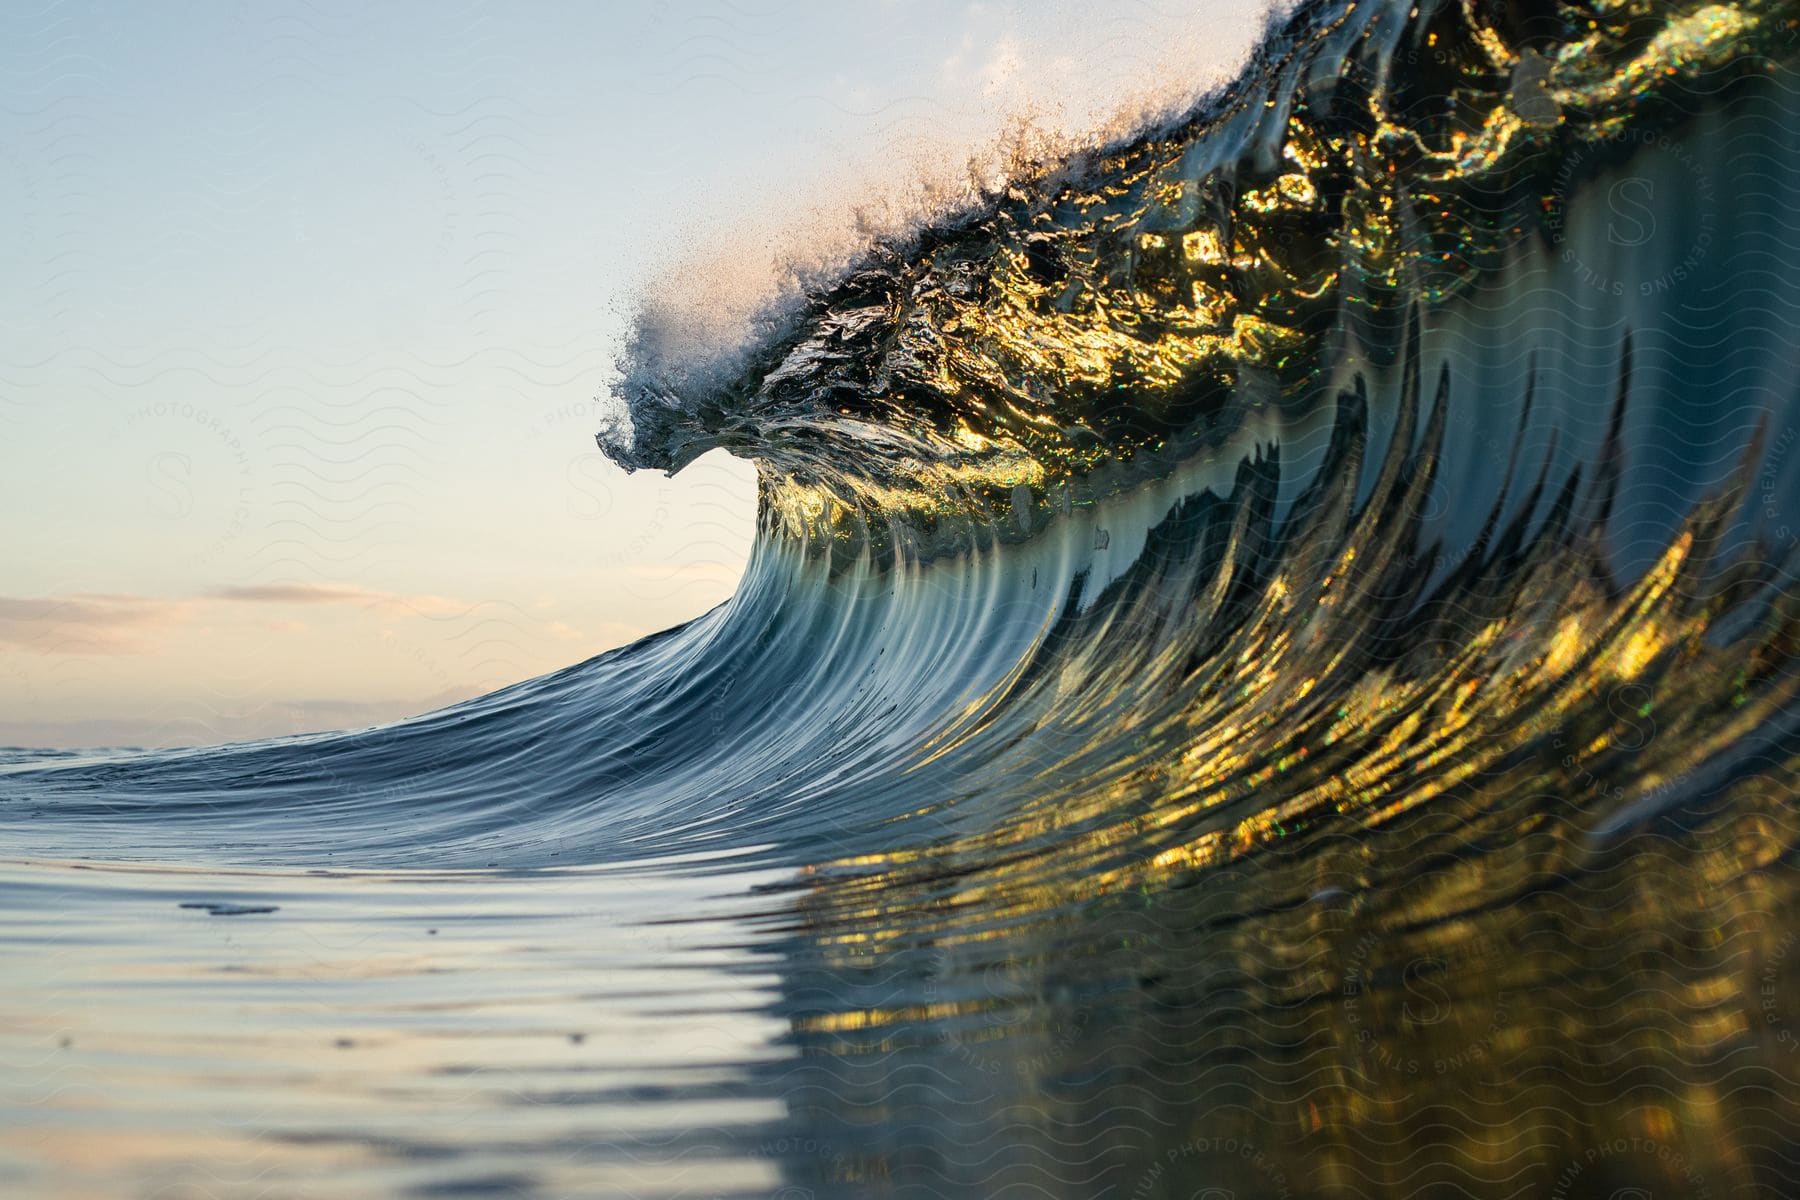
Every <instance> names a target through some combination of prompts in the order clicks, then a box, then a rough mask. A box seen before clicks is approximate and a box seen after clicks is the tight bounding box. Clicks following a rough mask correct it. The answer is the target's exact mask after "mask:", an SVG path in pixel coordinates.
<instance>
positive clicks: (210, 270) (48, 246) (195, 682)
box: [0, 0, 1256, 744]
mask: <svg viewBox="0 0 1800 1200" xmlns="http://www.w3.org/2000/svg"><path fill="white" fill-rule="evenodd" d="M36 7H37V6H36V5H33V4H26V5H23V6H12V7H11V8H9V9H8V10H7V11H5V12H4V13H0V445H4V447H5V449H4V460H3V465H4V471H3V472H0V507H3V510H4V512H5V514H6V519H5V520H4V522H0V743H7V742H14V743H25V744H92V743H121V742H130V743H167V742H205V741H214V740H221V739H225V738H233V737H241V736H251V735H257V734H264V733H275V732H286V731H290V730H298V729H309V728H322V727H330V726H335V725H340V724H356V723H367V722H371V721H376V720H385V719H389V718H392V717H394V716H398V715H402V714H404V713H406V712H410V711H416V710H418V709H419V708H421V707H423V706H426V705H430V704H434V703H437V702H440V701H442V700H445V699H448V698H451V697H457V696H463V695H469V694H474V693H476V692H479V691H481V690H485V689H487V688H491V687H493V686H497V685H499V684H502V683H506V682H509V681H511V680H514V679H518V678H523V677H526V676H529V675H532V674H535V673H538V672H540V671H543V670H547V669H551V668H553V667H556V666H559V665H563V664H566V663H568V662H572V661H575V660H577V659H580V658H583V657H586V656H587V655H589V654H592V653H594V652H596V651H598V650H601V649H604V648H606V647H608V646H612V645H618V644H621V643H623V642H625V641H628V640H630V639H631V638H633V637H636V636H640V635H642V634H643V633H646V632H650V631H652V630H654V629H656V628H660V627H662V626H664V625H667V624H670V623H672V622H674V621H677V620H681V619H685V618H687V617H690V616H693V615H695V614H697V613H699V612H701V611H704V610H705V609H706V608H708V607H710V606H711V605H712V604H714V603H717V602H718V601H719V600H721V599H723V598H724V597H725V596H726V595H728V594H729V592H730V590H731V587H732V584H733V582H734V581H735V579H736V577H737V573H738V572H739V570H740V569H741V566H742V562H743V558H744V554H745V552H746V549H747V546H748V538H749V533H750V517H751V510H752V504H753V495H754V491H753V485H752V482H751V473H750V471H749V469H748V467H747V466H745V465H744V464H741V463H736V462H732V461H730V460H724V459H716V460H715V459H708V460H704V461H703V462H701V463H699V464H696V466H695V467H694V468H691V469H690V471H689V472H685V473H684V474H683V475H681V476H679V477H677V478H676V479H675V480H673V481H671V480H668V479H664V478H662V477H660V476H648V475H639V476H636V477H632V478H629V479H628V478H627V477H625V476H624V475H623V474H622V473H621V472H618V471H617V470H616V469H614V468H612V467H611V465H610V464H608V463H605V462H604V461H603V460H602V459H600V458H599V456H598V454H597V452H596V451H595V450H594V448H593V444H592V440H591V434H592V432H593V430H594V429H595V428H596V427H597V423H598V422H597V417H596V414H595V412H594V406H593V405H592V403H591V401H592V398H593V397H594V396H595V395H597V394H599V393H600V392H601V391H603V390H604V387H605V384H606V382H607V379H608V377H609V375H610V372H611V363H612V361H613V359H614V356H615V355H616V353H617V350H618V346H619V343H620V338H621V335H622V332H623V330H624V329H625V327H626V320H627V316H628V314H629V312H630V309H631V306H632V303H633V299H634V297H635V296H636V295H638V294H640V293H641V292H642V290H643V289H646V288H650V289H658V290H659V291H662V292H663V293H664V294H667V291H668V289H684V288H685V289H690V290H692V291H693V292H696V293H697V292H699V291H701V290H702V289H705V288H708V287H712V286H715V285H716V281H709V280H707V279H705V278H703V276H705V275H707V274H709V273H718V272H721V271H722V272H724V273H727V274H729V273H731V272H733V271H735V270H736V269H737V267H738V265H739V263H740V262H741V261H744V260H746V259H752V258H755V257H756V256H757V255H758V254H759V253H765V252H766V247H767V246H768V245H769V244H771V243H772V242H775V241H787V242H793V241H796V240H798V241H801V242H804V241H805V240H806V238H807V237H809V236H812V235H811V234H809V233H808V232H807V230H808V229H809V228H810V227H811V226H813V225H815V224H818V223H820V222H821V221H822V222H823V223H824V224H826V225H829V224H831V222H832V221H833V220H834V219H835V218H834V217H833V215H832V214H837V213H842V212H844V211H847V210H848V208H849V207H850V206H851V205H852V204H854V203H857V202H864V201H869V200H872V199H873V200H879V199H880V198H881V197H883V196H896V195H901V194H903V193H905V192H906V191H907V190H908V188H909V186H910V185H911V184H912V183H913V182H914V181H915V180H916V179H917V178H918V177H919V176H920V175H921V174H924V175H929V174H932V173H933V172H934V171H935V172H940V173H949V174H953V173H954V171H953V168H954V167H955V166H956V165H957V164H959V163H961V162H962V161H964V160H965V159H966V158H967V156H968V155H969V154H971V153H973V152H975V151H977V150H979V149H980V148H982V147H984V146H987V145H989V144H991V143H992V141H993V140H994V138H995V136H996V133H997V131H998V130H1000V129H1001V128H1002V127H1003V126H1004V125H1005V123H1006V121H1007V120H1008V118H1009V117H1011V116H1013V115H1015V114H1017V113H1020V112H1030V113H1032V114H1034V115H1035V117H1036V119H1037V120H1038V121H1039V122H1040V123H1042V124H1046V125H1049V126H1053V127H1054V126H1061V127H1065V128H1069V129H1081V128H1086V127H1088V126H1089V125H1091V124H1093V123H1095V122H1097V121H1100V120H1103V119H1105V118H1106V116H1107V115H1108V114H1110V113H1111V112H1112V111H1114V110H1115V109H1116V108H1118V107H1119V106H1120V105H1122V104H1129V103H1130V102H1131V101H1132V100H1133V98H1134V97H1137V96H1140V95H1143V94H1146V93H1157V94H1167V93H1168V92H1169V90H1170V89H1171V88H1172V87H1173V88H1175V89H1176V90H1179V91H1183V92H1190V91H1193V90H1196V89H1197V88H1198V87H1200V86H1201V85H1202V84H1204V83H1206V82H1207V81H1209V80H1216V79H1217V78H1218V77H1219V76H1220V73H1221V71H1222V70H1223V69H1225V68H1227V67H1229V66H1231V65H1233V64H1235V62H1237V61H1238V60H1239V59H1240V58H1241V55H1242V53H1243V51H1244V49H1245V47H1246V46H1247V45H1248V42H1249V39H1250V37H1251V35H1252V33H1253V32H1254V28H1255V24H1256V17H1255V10H1254V8H1252V7H1250V6H1237V7H1228V6H1224V5H1219V4H1211V5H1206V6H1202V7H1199V8H1196V7H1193V6H1187V5H1177V4H1172V3H1163V4H1136V3H1132V4H1116V5H1111V6H1106V7H1103V8H1102V9H1101V10H1100V12H1099V14H1098V15H1095V13H1094V12H1093V11H1092V10H1091V7H1090V6H1088V5H1083V4H1076V3H1057V4H1031V3H1025V2H1023V0H1020V2H1017V3H1011V4H976V5H971V4H950V3H937V4H930V3H928V4H898V3H893V4H860V5H855V4H852V5H845V4H827V3H805V4H802V3H795V4H755V3H751V4H743V3H738V4H725V3H710V4H705V3H703V4H691V5H689V4H681V5H678V4H670V3H645V4H641V5H635V6H624V5H592V6H577V5H548V4H535V5H534V4H524V5H521V4H505V5H501V4H494V5H489V4H480V3H477V4H467V5H448V6H445V5H425V4H384V5H379V6H375V7H373V8H372V9H371V8H369V7H367V6H365V5H362V4H328V3H320V4H312V3H305V2H296V0H277V2H274V3H268V4H262V3H223V2H221V3H186V4H182V3H167V4H163V3H159V4H155V5H136V4H125V3H117V4H91V3H72V2H64V3H57V4H52V5H50V6H49V7H46V8H43V9H41V10H40V11H35V12H20V11H18V10H19V9H20V8H28V9H29V8H36ZM821 214H822V216H821ZM703 268H704V269H703Z"/></svg>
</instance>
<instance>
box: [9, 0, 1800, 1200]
mask: <svg viewBox="0 0 1800 1200" xmlns="http://www.w3.org/2000/svg"><path fill="white" fill-rule="evenodd" d="M1796 58H1800V6H1796V5H1794V4H1792V3H1757V2H1746V3H1740V4H1732V5H1712V4H1700V3H1681V4H1675V3H1638V2H1632V0H1626V2H1624V3H1616V4H1615V3H1608V4H1594V5H1590V6H1585V7H1579V8H1577V7H1567V6H1558V5H1552V4H1534V3H1523V4H1509V5H1499V4H1487V3H1481V2H1479V0H1477V2H1472V3H1471V4H1469V5H1466V6H1465V5H1459V4H1450V3H1435V4H1434V3H1422V4H1420V5H1418V6H1416V7H1415V6H1413V5H1410V4H1408V3H1394V2H1390V0H1359V2H1358V3H1341V2H1319V3H1311V4H1306V5H1303V6H1302V7H1300V8H1299V9H1298V10H1296V11H1295V12H1294V13H1293V14H1292V15H1291V16H1290V17H1288V18H1287V19H1286V20H1285V23H1283V24H1281V25H1280V26H1278V27H1275V28H1272V30H1271V32H1270V33H1269V35H1268V37H1267V38H1266V40H1265V42H1264V44H1263V45H1262V47H1261V49H1260V50H1259V52H1258V54H1257V56H1256V58H1255V60H1254V62H1253V63H1252V65H1251V66H1250V67H1249V68H1248V69H1247V71H1246V73H1245V74H1244V76H1243V77H1242V78H1241V79H1240V80H1239V81H1238V82H1237V83H1236V84H1235V85H1234V86H1232V87H1231V88H1229V89H1227V90H1226V91H1225V92H1223V93H1221V94H1220V95H1218V96H1216V97H1213V98H1212V99H1210V100H1208V101H1207V102H1206V103H1204V104H1203V105H1201V106H1200V108H1199V109H1198V110H1196V111H1195V112H1193V113H1190V114H1188V115H1187V116H1185V117H1183V118H1182V119H1180V120H1178V121H1174V122H1171V123H1169V124H1167V125H1164V126H1159V127H1156V128H1153V129H1149V130H1146V131H1141V132H1140V133H1139V134H1137V135H1135V136H1133V137H1132V138H1129V139H1125V140H1122V141H1119V142H1118V143H1116V144H1112V145H1108V146H1103V147H1097V148H1095V149H1093V150H1091V151H1089V152H1084V153H1081V154H1077V155H1075V156H1074V157H1072V158H1071V159H1070V160H1068V161H1065V162H1060V163H1049V164H1045V163H1021V164H1019V174H1018V178H1017V180H1016V182H1015V183H1014V184H1013V185H1012V186H1011V187H1009V188H1008V189H1007V190H1006V191H1005V192H1004V193H1002V194H999V195H996V196H994V197H992V199H991V201H990V202H989V203H986V204H984V205H982V206H979V207H977V208H975V209H972V210H970V211H965V212H959V213H955V214H950V215H948V216H945V217H944V218H943V219H942V220H941V221H940V222H939V223H938V224H936V225H934V226H931V227H928V228H922V229H920V230H918V231H917V232H916V233H915V234H913V235H910V236H909V237H907V238H905V239H902V240H900V241H896V242H892V243H887V244H883V245H881V246H879V247H877V248H875V249H874V250H871V251H870V252H869V253H868V254H867V255H865V256H864V257H863V258H862V259H860V260H859V261H858V262H857V263H855V264H853V265H852V267H851V268H849V269H847V270H846V271H844V272H843V274H842V275H841V277H839V278H837V279H836V280H835V281H832V282H829V283H825V284H820V285H818V286H817V287H816V288H815V290H813V291H812V292H811V293H809V294H806V295H799V296H795V297H792V298H790V299H789V300H787V301H785V302H780V303H777V304H775V305H774V306H773V307H771V309H770V310H769V312H768V313H767V314H766V315H765V319H764V320H763V321H762V322H761V323H760V324H759V326H758V330H757V332H756V333H755V334H754V335H751V336H748V337H747V338H746V340H745V342H744V344H743V345H741V346H739V347H737V348H736V349H734V350H732V351H730V352H728V353H726V352H719V351H718V348H716V347H715V348H713V350H712V351H710V352H707V353H702V352H700V351H698V350H696V351H694V352H693V353H692V354H686V352H676V351H674V350H672V349H671V343H670V341H669V339H666V338H659V337H657V336H655V332H656V331H654V330H651V329H645V330H644V331H643V333H642V336H641V337H640V339H639V342H638V346H637V352H636V356H635V357H634V358H633V359H632V360H631V361H630V362H628V363H627V364H626V366H627V371H626V380H627V382H626V385H625V387H624V389H623V393H624V394H623V399H624V401H625V403H626V405H627V408H628V415H626V416H624V417H622V419H621V420H620V421H619V422H618V423H617V424H616V425H614V426H613V427H610V428H608V429H607V430H605V431H604V432H603V433H602V434H601V443H602V445H603V446H604V447H605V448H606V449H607V450H608V452H609V453H611V454H612V455H613V456H614V458H615V459H617V460H618V461H619V462H621V463H622V464H624V465H626V466H628V467H631V468H634V469H636V468H657V469H679V468H680V467H681V466H683V465H684V464H685V463H687V462H689V461H691V460H692V459H693V458H695V457H697V456H698V455H699V454H701V453H703V452H705V451H707V450H709V449H714V448H718V447H724V448H726V449H728V450H729V451H731V452H732V453H734V454H737V455H740V456H743V457H747V458H750V459H752V460H754V461H755V462H756V463H757V464H758V468H759V471H760V476H761V481H762V483H761V492H762V496H761V514H760V518H759V536H758V540H757V543H756V547H755V550H754V553H753V557H752V560H751V563H750V566H749V569H748V571H747V574H746V576H745V579H744V581H743V584H742V587H741V589H740V591H739V592H738V594H737V595H736V596H735V597H734V598H733V599H732V600H731V601H730V602H729V603H727V604H726V605H724V606H722V607H720V608H719V609H717V610H715V611H714V612H712V613H710V614H708V615H707V616H705V617H702V618H700V619H699V620H697V621H694V622H692V623H690V624H688V625H685V626H682V627H680V628H678V629H674V630H670V631H668V632H666V633H663V634H660V635H657V636H655V637H652V638H649V639H646V640H645V641H642V642H640V643H638V644H636V645H634V646H630V647H627V648H625V649H623V650H619V651H616V652H613V653H610V654H606V655H602V656H601V657H599V658H596V659H593V660H591V661H589V662H585V663H582V664H579V665H576V666H573V667H570V668H568V669H566V670H564V671H560V672H558V673H556V674H553V675H549V676H545V677H543V678H541V679H536V680H532V681H530V682H528V683H524V684H520V685H518V686H516V687H513V688H509V689H506V690H504V691H501V692H497V693H495V694H493V695H491V696H487V697H483V698H481V699H478V700H474V701H470V702H468V703H466V704H462V705H458V706H456V707H454V708H450V709H446V710H444V711H441V712H437V713H433V714H430V715H428V716H424V717H420V718H417V719H415V720H411V721H407V722H403V723H401V724H398V725H394V726H389V727H385V728H381V729H373V730H366V731H361V732H355V733H346V734H338V735H329V736H316V737H301V738H290V739H283V740H278V741H270V742H259V743H252V744H247V745H241V746H229V747H222V748H216V749H206V750H194V751H178V752H164V753H155V754H134V753H128V752H109V753H97V754H45V753H37V752H16V753H11V754H9V755H7V756H5V758H4V760H3V763H0V837H3V838H4V842H3V843H0V846H3V847H4V862H0V959H3V960H4V961H0V978H3V979H4V980H5V983H4V984H0V1063H3V1064H4V1069H3V1070H0V1105H3V1106H4V1112H3V1115H0V1193H3V1194H6V1195H25V1196H37V1195H42V1196H94V1195H108V1196H111V1195H120V1196H144V1197H157V1198H159V1200H172V1198H177V1197H183V1198H185V1197H218V1196H233V1197H235V1196H258V1197H262V1196H268V1197H288V1196H330V1197H355V1196H365V1195H368V1196H388V1195H403V1196H420V1197H426V1196H473V1195H480V1196H488V1195H494V1196H519V1197H538V1196H543V1197H588V1196H631V1197H716V1196H767V1195H774V1196H780V1197H783V1198H784V1200H803V1198H808V1197H819V1198H825V1197H833V1198H836V1197H863V1196H907V1197H928V1196H940V1195H942V1196H975V1197H1042V1196H1053V1197H1070V1198H1077V1197H1084V1198H1085V1197H1117V1198H1129V1200H1139V1198H1147V1197H1178V1198H1180V1200H1193V1198H1194V1197H1206V1198H1208V1200H1227V1198H1239V1200H1247V1198H1251V1197H1290V1196H1291V1197H1321V1196H1322V1197H1370V1196H1406V1197H1427V1196H1430V1197H1435V1196H1446V1197H1448V1196H1473V1197H1519V1198H1521V1200H1523V1198H1525V1197H1558V1198H1581V1197H1600V1198H1603V1200H1621V1198H1631V1200H1638V1198H1641V1197H1656V1198H1659V1200H1660V1198H1662V1197H1718V1198H1721V1200H1722V1198H1724V1197H1750V1196H1770V1197H1775V1196H1789V1195H1800V1137H1797V1133H1800V945H1796V942H1800V919H1797V916H1800V892H1797V888H1796V884H1797V882H1800V874H1797V872H1796V863H1795V839H1796V832H1797V831H1800V822H1797V820H1796V818H1797V816H1800V814H1797V813H1796V796H1797V794H1800V791H1797V787H1796V784H1797V782H1800V780H1797V774H1800V703H1797V702H1796V698H1795V692H1796V688H1800V671H1797V670H1796V666H1797V665H1800V664H1797V663H1796V655H1797V654H1800V583H1797V581H1796V575H1795V570H1796V565H1797V564H1796V545H1797V544H1800V532H1797V531H1800V394H1797V393H1800V218H1797V217H1796V215H1795V214H1796V213H1797V212H1800V90H1797V88H1796V83H1797V82H1800V80H1797V77H1796V75H1795V73H1794V66H1795V62H1796ZM528 485H529V481H526V486H528Z"/></svg>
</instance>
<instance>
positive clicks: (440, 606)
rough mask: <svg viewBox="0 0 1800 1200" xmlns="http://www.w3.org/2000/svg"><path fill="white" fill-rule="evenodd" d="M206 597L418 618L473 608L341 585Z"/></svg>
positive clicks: (220, 591) (263, 587)
mask: <svg viewBox="0 0 1800 1200" xmlns="http://www.w3.org/2000/svg"><path fill="white" fill-rule="evenodd" d="M206 598H207V599H209V600H218V601H223V602H225V603H230V604H354V605H358V606H360V607H363V608H375V609H380V610H381V611H383V612H392V613H400V614H403V615H404V614H411V615H413V616H421V617H441V616H454V615H460V614H463V613H467V612H469V611H471V610H472V609H474V608H475V605H473V604H469V603H467V602H466V601H462V600H452V599H449V598H447V597H444V596H428V595H407V594H405V593H401V592H382V591H376V590H373V589H371V588H360V587H352V586H350V585H348V584H341V583H263V584H251V585H247V586H242V587H218V588H213V589H211V590H210V591H208V592H207V593H206Z"/></svg>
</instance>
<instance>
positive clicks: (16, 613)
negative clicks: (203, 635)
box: [0, 592, 194, 654]
mask: <svg viewBox="0 0 1800 1200" xmlns="http://www.w3.org/2000/svg"><path fill="white" fill-rule="evenodd" d="M193 607H194V604H193V602H192V601H189V600H167V599H159V598H157V597H154V596H132V595H122V594H113V593H85V592H84V593H76V594H73V595H68V596H50V597H44V598H42V599H35V600H32V599H23V598H20V597H15V596H0V647H9V648H12V649H17V650H23V651H25V652H27V653H29V654H142V653H144V652H145V651H146V650H148V649H150V647H151V643H152V642H153V640H154V635H156V634H157V633H160V632H161V631H162V630H164V629H167V628H168V627H169V626H171V625H174V624H176V623H177V622H179V621H181V620H183V619H184V618H185V617H186V616H187V615H188V613H189V611H190V610H191V609H192V608H193Z"/></svg>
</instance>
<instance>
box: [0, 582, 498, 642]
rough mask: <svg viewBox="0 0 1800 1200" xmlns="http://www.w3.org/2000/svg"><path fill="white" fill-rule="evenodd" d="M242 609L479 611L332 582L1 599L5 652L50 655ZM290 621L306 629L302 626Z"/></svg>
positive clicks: (141, 638) (147, 635)
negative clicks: (214, 609)
mask: <svg viewBox="0 0 1800 1200" xmlns="http://www.w3.org/2000/svg"><path fill="white" fill-rule="evenodd" d="M236 604H272V605H280V606H294V605H316V604H346V605H352V606H355V607H360V608H367V609H374V610H376V611H378V612H381V613H385V614H392V615H397V616H413V617H432V618H441V617H450V616H461V615H465V614H467V613H470V612H472V611H474V609H475V608H476V607H477V606H476V605H474V604H470V603H468V602H466V601H461V600H453V599H449V598H446V597H443V596H428V595H406V594H403V593H399V592H383V591H377V590H374V589H370V588H360V587H353V586H350V585H347V584H331V583H277V584H253V585H248V586H237V587H217V588H211V589H209V590H207V591H205V592H202V593H200V594H199V595H196V596H186V597H174V598H170V597H161V596H138V595H131V594H128V593H116V592H105V593H101V592H75V593H70V594H68V595H63V596H43V597H36V598H31V597H21V596H0V649H10V650H19V651H24V652H25V653H28V654H43V655H59V654H67V655H129V654H146V653H149V652H151V651H152V650H154V649H155V648H156V640H157V638H158V636H159V635H161V634H163V633H165V632H167V631H168V630H169V629H171V628H173V627H174V626H176V625H179V624H180V623H182V622H183V621H186V620H188V619H190V618H191V617H193V616H194V615H196V613H198V612H199V611H200V610H201V609H202V608H204V607H208V606H217V605H236ZM276 624H280V623H279V622H277V623H276ZM288 624H290V625H291V626H292V627H294V628H296V629H304V628H305V626H303V625H300V624H298V623H293V622H290V623H288ZM271 627H274V626H271Z"/></svg>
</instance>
